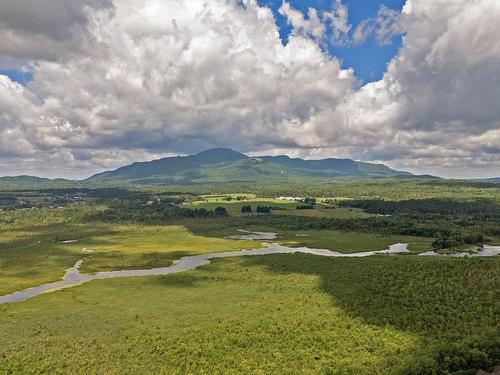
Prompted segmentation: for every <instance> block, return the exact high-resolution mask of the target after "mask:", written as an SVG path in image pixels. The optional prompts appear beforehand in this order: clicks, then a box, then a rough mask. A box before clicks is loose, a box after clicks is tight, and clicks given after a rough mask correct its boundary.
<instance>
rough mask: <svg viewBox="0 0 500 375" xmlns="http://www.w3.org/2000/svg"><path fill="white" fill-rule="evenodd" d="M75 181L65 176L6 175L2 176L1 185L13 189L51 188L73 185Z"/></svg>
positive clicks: (0, 178)
mask: <svg viewBox="0 0 500 375" xmlns="http://www.w3.org/2000/svg"><path fill="white" fill-rule="evenodd" d="M73 186H75V183H74V182H73V181H71V180H66V179H64V178H55V179H50V178H43V177H34V176H5V177H0V187H1V188H4V189H5V188H9V189H10V188H12V189H22V188H25V187H26V188H33V187H35V188H38V189H51V188H60V187H73Z"/></svg>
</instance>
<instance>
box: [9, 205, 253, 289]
mask: <svg viewBox="0 0 500 375" xmlns="http://www.w3.org/2000/svg"><path fill="white" fill-rule="evenodd" d="M99 209H100V208H99V207H93V208H90V207H86V206H76V207H68V208H65V209H41V210H28V211H10V212H3V213H2V216H1V219H2V221H1V223H0V294H6V293H9V292H14V291H17V290H21V289H24V288H27V287H30V286H36V285H40V284H43V283H47V282H50V281H54V280H57V279H59V278H61V277H62V276H63V275H64V272H65V269H67V268H69V267H71V266H72V265H73V264H74V263H75V262H76V261H77V260H78V259H82V258H86V260H85V262H84V266H83V267H82V270H83V271H85V272H97V271H104V270H115V269H129V268H152V267H161V266H168V265H170V264H171V263H172V261H173V260H175V259H178V258H179V257H181V256H184V255H190V254H199V253H207V252H221V251H234V250H239V249H242V248H255V247H259V243H255V242H251V241H240V240H230V239H223V238H215V237H204V236H198V235H194V234H192V233H190V232H189V231H188V230H187V229H186V228H185V227H183V226H181V225H166V226H145V225H132V224H129V225H117V224H105V223H84V222H82V220H83V219H84V217H85V215H86V214H88V213H89V212H94V211H95V210H99ZM65 241H76V242H70V243H64V242H65Z"/></svg>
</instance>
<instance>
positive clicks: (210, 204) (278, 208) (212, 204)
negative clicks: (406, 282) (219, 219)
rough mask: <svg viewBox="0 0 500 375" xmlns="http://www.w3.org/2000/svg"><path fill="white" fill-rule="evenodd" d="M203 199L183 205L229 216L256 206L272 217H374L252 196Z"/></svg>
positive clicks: (207, 197)
mask: <svg viewBox="0 0 500 375" xmlns="http://www.w3.org/2000/svg"><path fill="white" fill-rule="evenodd" d="M227 197H231V200H230V201H228V200H227ZM237 197H246V198H247V199H246V200H237V199H236V198H237ZM205 199H206V200H201V201H195V202H192V203H191V204H189V205H185V207H189V208H205V209H207V210H213V209H215V208H216V207H224V208H225V209H226V210H227V212H228V213H229V215H231V216H248V214H246V213H242V212H241V208H242V207H243V206H247V205H250V206H252V212H253V213H255V210H256V208H257V206H267V207H273V210H272V214H273V215H292V216H308V217H326V218H338V219H358V218H365V217H371V216H374V215H371V214H368V213H366V212H364V211H363V210H360V209H357V208H348V207H333V208H327V206H326V205H323V204H318V205H317V206H316V208H314V209H300V210H298V209H297V205H298V204H299V202H296V201H286V200H281V199H274V198H255V197H254V196H253V195H252V194H236V195H235V194H228V195H216V196H205Z"/></svg>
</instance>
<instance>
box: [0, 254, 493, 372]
mask: <svg viewBox="0 0 500 375" xmlns="http://www.w3.org/2000/svg"><path fill="white" fill-rule="evenodd" d="M499 271H500V259H449V258H439V259H435V258H417V257H372V258H365V259H338V258H337V259H326V258H321V257H316V256H311V255H302V254H300V255H299V254H296V255H269V256H259V257H247V258H233V259H219V260H217V261H215V262H214V263H212V264H210V265H207V266H203V267H201V268H199V269H197V270H193V271H189V272H185V273H182V274H175V275H168V276H162V277H144V278H127V279H114V280H103V281H95V282H91V283H89V284H85V285H83V286H79V287H75V288H71V289H67V290H64V291H59V292H55V293H51V294H46V295H42V296H39V297H36V298H33V299H30V300H28V301H25V302H22V303H17V304H10V305H2V306H0V331H1V332H2V335H1V336H0V358H1V361H0V373H2V374H26V373H31V374H90V373H93V374H186V373H196V374H203V373H205V374H236V373H254V374H269V373H287V374H424V373H433V372H424V371H425V369H429V371H431V370H433V366H434V367H435V366H442V368H444V367H447V366H448V367H449V366H453V361H457V360H462V361H465V366H470V368H471V369H472V368H476V367H478V366H482V365H485V363H482V362H481V361H483V362H484V361H485V359H484V358H485V355H486V353H488V354H489V355H490V356H491V353H490V352H491V351H494V350H495V347H497V348H498V346H496V345H498V344H499V343H498V337H499V336H498V333H499V332H498V327H499V325H498V324H499V321H498V319H499V318H498V316H499V315H498V311H499V310H498V309H499V299H498V290H499V284H498V282H499V281H498V275H499V274H500V272H499ZM478 336H479V338H477V337H478ZM445 357H446V358H448V359H444V360H443V358H445ZM450 363H451V365H450ZM448 367H447V368H448ZM451 368H452V367H451ZM436 369H437V367H436Z"/></svg>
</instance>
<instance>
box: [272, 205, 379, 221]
mask: <svg viewBox="0 0 500 375" xmlns="http://www.w3.org/2000/svg"><path fill="white" fill-rule="evenodd" d="M294 208H295V207H294ZM273 214H277V215H292V216H308V217H326V218H336V219H362V218H365V217H371V216H374V215H371V214H368V213H366V212H364V211H363V210H360V209H358V208H347V207H335V208H322V207H321V206H320V205H318V207H317V208H314V209H302V210H296V209H289V210H286V211H273Z"/></svg>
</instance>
